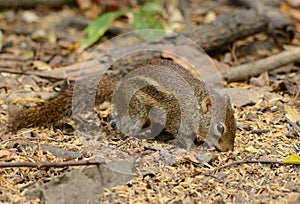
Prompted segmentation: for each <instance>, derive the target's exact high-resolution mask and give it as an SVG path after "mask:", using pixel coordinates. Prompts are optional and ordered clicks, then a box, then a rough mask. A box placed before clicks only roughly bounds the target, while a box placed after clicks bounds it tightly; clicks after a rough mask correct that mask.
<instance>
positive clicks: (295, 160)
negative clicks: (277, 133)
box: [283, 155, 300, 164]
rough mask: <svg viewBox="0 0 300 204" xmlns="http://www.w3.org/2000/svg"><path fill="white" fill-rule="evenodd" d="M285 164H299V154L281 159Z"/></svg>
mask: <svg viewBox="0 0 300 204" xmlns="http://www.w3.org/2000/svg"><path fill="white" fill-rule="evenodd" d="M283 162H284V163H285V164H300V156H298V155H291V156H289V157H288V158H286V159H285V160H284V161H283Z"/></svg>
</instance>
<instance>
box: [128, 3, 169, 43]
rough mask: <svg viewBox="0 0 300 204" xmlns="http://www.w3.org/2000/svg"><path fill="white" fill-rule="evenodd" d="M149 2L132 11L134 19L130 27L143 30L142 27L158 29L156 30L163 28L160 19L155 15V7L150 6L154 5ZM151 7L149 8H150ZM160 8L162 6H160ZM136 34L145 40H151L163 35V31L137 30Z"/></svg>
mask: <svg viewBox="0 0 300 204" xmlns="http://www.w3.org/2000/svg"><path fill="white" fill-rule="evenodd" d="M153 3H155V2H151V4H150V3H148V4H145V5H144V6H143V7H142V8H141V9H140V10H139V11H138V12H136V13H134V14H133V16H134V20H133V24H132V29H134V30H143V29H158V30H164V26H163V25H162V23H161V22H160V19H159V18H158V16H157V13H158V12H157V8H154V7H151V5H154V4H153ZM150 8H151V9H150ZM161 10H162V8H161ZM160 12H162V11H160ZM138 35H139V36H140V37H141V38H142V39H144V40H146V41H153V40H155V39H158V38H160V37H162V36H163V35H164V32H149V31H145V32H139V33H138Z"/></svg>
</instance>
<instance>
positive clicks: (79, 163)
mask: <svg viewBox="0 0 300 204" xmlns="http://www.w3.org/2000/svg"><path fill="white" fill-rule="evenodd" d="M103 164H105V162H101V161H94V160H86V161H67V162H0V168H11V167H32V168H42V167H56V168H59V167H60V168H61V167H67V166H89V165H103Z"/></svg>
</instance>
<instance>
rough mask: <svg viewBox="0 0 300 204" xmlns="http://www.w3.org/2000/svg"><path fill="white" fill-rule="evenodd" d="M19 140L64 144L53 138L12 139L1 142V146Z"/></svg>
mask: <svg viewBox="0 0 300 204" xmlns="http://www.w3.org/2000/svg"><path fill="white" fill-rule="evenodd" d="M18 140H29V141H33V140H37V141H54V142H62V140H56V139H52V138H34V137H20V138H10V139H7V140H3V141H1V142H0V144H5V143H7V142H12V141H18Z"/></svg>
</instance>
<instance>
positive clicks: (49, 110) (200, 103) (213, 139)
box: [8, 59, 236, 151]
mask: <svg viewBox="0 0 300 204" xmlns="http://www.w3.org/2000/svg"><path fill="white" fill-rule="evenodd" d="M158 69H160V70H158ZM145 70H146V71H145ZM147 70H148V71H147ZM151 70H152V71H151ZM158 71H159V73H157V72H158ZM154 73H156V78H157V79H158V81H157V80H155V77H151V74H152V76H153V74H154ZM132 76H134V77H132ZM178 76H179V78H180V79H182V80H183V83H181V84H180V83H179V84H178V85H174V84H175V83H177V82H176V80H178ZM172 77H174V79H172ZM120 79H121V77H120V76H103V78H102V79H101V81H100V83H99V85H98V89H97V93H96V98H95V105H96V106H97V105H100V104H101V103H103V102H104V101H107V100H109V101H112V105H113V110H114V119H113V120H112V126H115V127H116V128H117V129H120V130H122V132H125V133H127V134H131V135H138V132H136V130H140V129H142V128H144V127H146V126H149V124H150V126H151V127H150V131H151V135H153V136H156V135H157V134H159V133H160V130H162V129H163V130H164V131H163V132H166V133H170V134H171V135H173V136H175V143H176V144H179V145H180V146H183V147H190V146H191V143H193V142H194V140H195V137H196V135H198V136H200V137H201V138H203V139H205V140H206V142H207V143H208V144H211V145H215V146H216V147H217V149H219V150H221V151H228V150H232V149H233V146H234V138H235V131H236V123H235V119H234V112H233V109H232V107H231V104H230V101H229V97H228V96H227V95H224V96H221V95H220V94H218V93H217V92H215V91H214V90H212V89H210V88H209V87H207V86H206V85H205V83H204V82H203V81H201V80H198V79H196V78H194V77H193V76H192V75H191V74H190V73H189V72H188V70H187V69H185V68H184V67H182V66H181V65H179V64H177V63H175V62H173V61H170V60H160V59H159V60H151V61H148V62H146V63H143V64H140V65H138V66H137V67H135V68H134V69H133V70H132V71H131V72H130V73H128V74H127V75H126V76H125V77H124V78H123V79H122V81H121V82H123V83H121V82H120ZM131 79H133V80H131ZM165 79H168V80H165ZM130 80H131V81H130ZM164 81H165V82H164ZM118 82H120V83H119V85H118ZM130 84H131V86H133V87H134V86H136V88H137V91H135V92H132V93H129V92H130ZM168 84H170V86H169V87H168ZM117 85H118V86H117ZM174 86H175V87H174ZM139 87H141V88H139ZM170 89H172V90H170ZM114 92H115V94H114ZM72 96H73V87H72V86H70V87H69V88H67V89H66V90H64V91H63V92H61V93H60V94H59V95H57V96H56V97H54V98H53V99H51V100H49V101H46V102H45V103H44V104H43V105H41V106H36V107H33V108H28V109H23V110H21V111H18V112H17V113H15V114H13V115H11V116H10V118H9V121H8V128H9V129H10V130H12V131H16V130H19V129H21V128H26V127H34V126H35V127H41V126H49V125H53V124H54V123H55V122H57V121H58V120H59V119H61V118H63V117H70V116H71V114H72ZM194 102H196V103H194ZM126 104H128V109H126V107H125V108H124V106H125V105H126ZM182 104H183V105H182ZM153 107H158V108H160V109H153ZM153 110H156V111H153ZM162 110H163V114H162ZM125 111H128V114H126V112H125ZM128 116H129V117H128Z"/></svg>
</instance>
